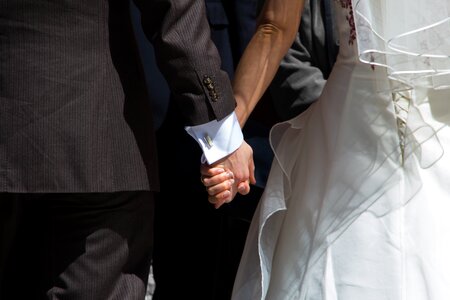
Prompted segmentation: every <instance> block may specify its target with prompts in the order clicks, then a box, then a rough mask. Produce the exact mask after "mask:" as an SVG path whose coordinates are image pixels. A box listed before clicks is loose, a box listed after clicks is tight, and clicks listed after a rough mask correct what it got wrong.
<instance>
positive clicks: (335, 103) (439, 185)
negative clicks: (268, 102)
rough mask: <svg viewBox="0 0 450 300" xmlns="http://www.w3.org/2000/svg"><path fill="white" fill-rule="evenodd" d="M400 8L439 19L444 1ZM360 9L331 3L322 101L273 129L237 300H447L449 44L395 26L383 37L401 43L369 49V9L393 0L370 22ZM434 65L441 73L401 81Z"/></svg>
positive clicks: (235, 294)
mask: <svg viewBox="0 0 450 300" xmlns="http://www.w3.org/2000/svg"><path fill="white" fill-rule="evenodd" d="M363 1H364V0H361V2H363ZM366 1H368V0H366ZM405 1H406V0H405ZM405 1H403V2H404V3H405V4H406V5H408V7H409V5H414V4H413V3H411V2H415V3H416V7H413V8H414V9H415V13H416V14H421V12H422V11H425V10H427V6H428V5H430V6H432V5H433V3H434V4H435V5H436V4H437V5H438V6H439V5H440V4H442V5H443V8H442V7H441V9H439V7H438V8H437V12H438V13H442V16H436V13H435V14H434V15H433V16H432V17H439V20H444V21H445V20H446V19H445V18H446V17H448V16H449V15H450V14H449V11H448V10H447V11H445V9H448V8H447V6H449V2H450V1H449V0H430V1H431V2H433V3H431V4H430V3H429V1H416V0H408V1H406V2H405ZM358 2H359V1H358V0H354V1H353V8H352V5H350V0H348V1H344V0H340V1H335V3H334V4H335V10H336V18H337V23H338V28H339V36H340V41H341V42H340V45H341V46H340V53H339V56H338V59H337V62H336V65H335V67H334V69H333V72H332V74H331V76H330V78H329V80H328V82H327V84H326V87H325V89H324V91H323V94H322V96H321V97H320V99H319V100H318V101H317V102H315V103H314V104H313V105H312V106H311V107H310V108H309V109H308V110H307V111H306V112H304V113H302V114H301V115H299V116H298V117H296V118H294V119H292V120H290V121H288V122H284V123H280V124H277V125H276V126H275V127H274V128H273V129H272V132H271V143H272V146H273V149H274V152H275V159H274V162H273V165H272V169H271V173H270V176H269V181H268V184H267V187H266V190H265V192H264V195H263V196H262V199H261V201H260V203H259V206H258V209H257V211H256V213H255V215H254V219H253V221H252V225H251V228H250V231H249V234H248V238H247V242H246V246H245V250H244V253H243V256H242V259H241V263H240V267H239V271H238V274H237V277H236V281H235V286H234V289H233V300H238V299H239V300H256V299H280V300H291V299H308V300H337V299H339V300H449V299H450V127H449V125H450V90H449V89H448V87H447V86H446V83H447V84H450V81H446V78H447V79H448V77H446V75H447V74H448V69H450V68H448V69H447V67H448V64H449V58H448V54H449V53H450V51H448V50H449V45H450V43H449V40H448V36H447V37H445V36H444V37H443V36H440V35H439V34H438V33H436V32H434V31H435V29H436V28H432V27H426V26H422V28H423V30H420V34H419V35H418V36H415V35H414V34H415V33H416V32H415V31H414V30H412V29H415V28H416V27H414V26H415V24H410V25H411V27H410V28H408V29H411V31H412V36H408V35H407V34H406V35H402V33H403V32H401V31H400V32H394V31H395V30H401V28H398V26H400V25H395V24H393V25H392V24H391V25H392V26H391V29H392V30H393V31H392V32H390V31H389V30H387V29H386V28H384V30H385V31H384V34H385V35H389V34H391V35H392V34H396V37H398V39H397V40H396V43H397V44H396V43H389V42H391V41H394V40H395V39H388V37H386V36H383V40H384V42H386V44H384V45H382V46H380V45H375V44H376V41H369V40H370V39H371V38H374V37H375V38H380V35H382V34H380V31H377V28H378V29H380V28H381V27H382V26H381V25H380V24H378V25H380V26H378V25H377V24H373V23H376V22H380V23H382V22H384V21H380V20H379V19H378V18H379V17H380V16H378V15H377V14H376V12H375V11H376V10H381V11H383V10H385V9H387V8H386V7H380V6H379V5H387V6H389V5H393V6H395V5H397V4H399V3H400V2H401V0H373V1H372V2H374V3H372V4H369V6H371V9H372V11H371V12H370V13H367V11H366V10H365V9H366V8H364V6H361V7H360V11H358V7H357V6H358ZM369 2H370V1H369ZM375 2H376V3H375ZM389 2H391V3H389ZM393 2H396V3H393ZM413 8H409V9H406V8H405V10H412V9H413ZM443 9H444V11H443ZM403 12H404V11H403V10H402V9H401V8H400V9H399V10H398V11H397V12H396V13H397V14H400V13H403ZM365 13H366V14H365ZM408 13H409V14H411V13H412V12H411V11H408ZM391 15H392V14H391ZM382 17H386V16H385V15H382ZM403 17H405V16H403ZM406 17H407V18H410V19H411V20H412V21H416V19H417V16H413V15H406ZM353 20H356V22H353ZM428 21H429V20H426V19H424V20H421V22H422V23H421V24H422V25H423V24H425V25H427V24H428V23H427V22H428ZM396 22H400V23H401V22H403V20H402V16H401V15H398V19H397V20H396ZM433 22H434V20H433V21H429V23H430V24H434V23H433ZM355 23H356V28H355V26H354V25H355ZM444 23H445V22H444ZM444 25H445V26H444V27H445V28H450V26H449V23H446V24H444ZM358 26H360V27H358ZM401 26H403V25H401ZM430 28H432V29H431V31H430ZM380 30H381V29H380ZM444 30H448V29H444ZM366 31H367V32H366ZM369 31H370V32H371V34H373V36H370V33H368V32H369ZM425 33H426V37H423V35H424V34H425ZM447 33H448V32H447ZM359 34H361V35H363V36H362V37H361V36H358V35H359ZM405 36H406V37H408V41H407V43H406V44H408V45H411V43H417V44H419V40H418V39H423V40H425V42H429V45H431V46H430V47H428V48H427V46H424V45H423V44H424V41H423V40H421V41H420V45H419V46H418V47H419V48H420V47H422V48H420V49H422V52H421V53H422V54H431V55H429V56H430V57H431V58H427V57H426V55H422V56H420V55H419V56H414V55H413V56H414V58H413V61H412V62H411V60H410V61H409V62H408V64H406V63H405V61H404V60H403V58H400V60H399V56H398V55H395V53H394V55H392V57H391V56H390V55H391V54H392V51H393V52H395V51H394V50H398V51H399V52H400V53H402V52H407V51H406V50H405V49H406V47H405V48H402V49H395V47H396V46H398V48H401V47H400V46H401V45H402V42H403V40H402V39H403V38H404V37H405ZM449 36H450V35H449ZM430 37H431V38H434V40H433V41H432V42H430V39H431V38H430ZM436 40H437V41H438V42H437V43H436ZM436 44H439V45H440V47H441V48H439V49H438V50H437V48H436V47H435V45H436ZM399 45H400V46H399ZM358 46H359V47H358ZM403 46H405V44H403ZM416 46H417V45H416V44H415V45H414V47H416ZM370 47H373V48H370ZM383 47H384V48H383ZM392 49H394V50H392ZM370 50H372V51H370ZM381 50H382V51H381ZM433 51H434V52H433ZM428 52H430V53H428ZM437 54H439V55H437ZM441 54H442V55H441ZM446 55H447V57H446V58H445V56H446ZM417 57H420V61H417V60H416V58H417ZM424 57H425V58H424ZM366 58H367V61H366V62H364V60H365V59H366ZM442 58H443V60H442V62H439V61H435V59H436V60H439V59H442ZM367 62H372V64H369V63H367ZM436 63H437V64H440V65H439V66H441V67H442V68H441V70H440V71H437V68H431V69H433V71H432V72H428V73H427V72H426V71H427V69H426V68H421V69H420V70H419V69H418V70H416V72H408V67H409V68H416V67H417V68H419V67H418V66H419V65H421V64H425V65H427V66H428V67H429V66H430V65H432V64H436ZM402 64H403V65H402ZM446 64H447V65H446ZM411 66H413V67H411ZM422 67H423V66H422ZM433 72H434V73H433Z"/></svg>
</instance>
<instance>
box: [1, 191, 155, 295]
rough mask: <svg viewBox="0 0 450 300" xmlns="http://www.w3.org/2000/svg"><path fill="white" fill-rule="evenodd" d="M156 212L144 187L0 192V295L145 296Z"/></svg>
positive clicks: (150, 193) (150, 195) (149, 194)
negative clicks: (132, 189) (115, 190)
mask: <svg viewBox="0 0 450 300" xmlns="http://www.w3.org/2000/svg"><path fill="white" fill-rule="evenodd" d="M153 211H154V200H153V193H152V192H144V191H138V192H118V193H78V194H7V193H2V194H0V238H1V246H0V250H1V252H0V299H2V300H16V299H19V300H21V299H33V300H38V299H77V300H78V299H83V300H84V299H92V300H106V299H121V300H123V299H136V300H138V299H139V300H142V299H144V295H145V288H146V286H147V279H148V272H149V266H150V262H151V255H152V249H153V236H152V229H153Z"/></svg>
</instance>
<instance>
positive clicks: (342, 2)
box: [333, 0, 359, 62]
mask: <svg viewBox="0 0 450 300" xmlns="http://www.w3.org/2000/svg"><path fill="white" fill-rule="evenodd" d="M333 4H334V10H335V22H336V24H335V25H336V26H337V29H338V35H339V55H338V60H340V61H341V62H358V61H359V59H358V47H357V40H356V29H355V22H354V18H353V8H352V4H351V0H333Z"/></svg>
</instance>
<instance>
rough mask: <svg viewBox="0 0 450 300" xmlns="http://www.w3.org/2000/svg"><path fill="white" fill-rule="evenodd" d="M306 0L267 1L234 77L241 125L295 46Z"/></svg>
mask: <svg viewBox="0 0 450 300" xmlns="http://www.w3.org/2000/svg"><path fill="white" fill-rule="evenodd" d="M303 3H304V0H266V3H265V4H264V7H263V9H262V11H261V14H260V16H259V18H258V22H257V29H256V32H255V34H254V35H253V37H252V39H251V40H250V43H249V44H248V46H247V48H246V49H245V51H244V54H243V55H242V57H241V59H240V61H239V64H238V67H237V69H236V73H235V77H234V80H233V90H234V95H235V97H236V100H237V107H236V110H235V111H236V113H237V116H238V119H239V123H240V125H241V127H243V126H244V124H245V122H246V121H247V119H248V117H249V115H250V113H251V112H252V111H253V109H254V108H255V106H256V104H257V103H258V101H259V99H260V98H261V97H262V95H263V93H264V92H265V90H266V89H267V87H268V86H269V84H270V82H271V81H272V79H273V77H274V76H275V73H276V71H277V69H278V66H279V65H280V62H281V59H282V58H283V57H284V55H285V54H286V53H287V51H288V49H289V47H290V46H291V45H292V43H293V41H294V38H295V35H296V33H297V31H298V26H299V24H300V16H301V12H302V10H303Z"/></svg>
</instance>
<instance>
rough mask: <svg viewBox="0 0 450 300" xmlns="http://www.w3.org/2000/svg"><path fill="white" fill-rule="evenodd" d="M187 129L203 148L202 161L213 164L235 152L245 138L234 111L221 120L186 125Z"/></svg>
mask: <svg viewBox="0 0 450 300" xmlns="http://www.w3.org/2000/svg"><path fill="white" fill-rule="evenodd" d="M185 129H186V131H187V132H188V133H189V135H190V136H192V137H193V138H194V139H195V140H196V141H197V143H198V144H199V145H200V147H201V148H202V150H203V156H202V163H204V162H207V163H208V164H212V163H214V162H216V161H218V160H219V159H221V158H223V157H225V156H227V155H229V154H231V153H233V152H234V151H235V150H236V149H237V148H239V147H240V146H241V144H242V142H243V140H244V137H243V135H242V130H241V127H240V126H239V122H238V120H237V117H236V114H235V113H234V112H233V113H231V114H230V115H229V116H228V117H226V118H224V119H222V120H221V121H217V120H213V121H211V122H208V123H205V124H201V125H197V126H186V127H185Z"/></svg>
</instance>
